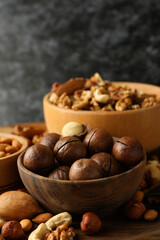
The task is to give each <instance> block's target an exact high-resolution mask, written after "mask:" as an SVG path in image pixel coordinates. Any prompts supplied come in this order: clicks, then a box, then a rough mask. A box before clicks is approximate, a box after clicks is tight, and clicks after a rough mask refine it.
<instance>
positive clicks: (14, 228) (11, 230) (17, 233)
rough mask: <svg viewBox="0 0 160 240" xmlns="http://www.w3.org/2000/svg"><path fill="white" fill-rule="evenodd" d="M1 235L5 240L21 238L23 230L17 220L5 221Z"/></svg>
mask: <svg viewBox="0 0 160 240" xmlns="http://www.w3.org/2000/svg"><path fill="white" fill-rule="evenodd" d="M1 234H2V237H3V238H4V239H5V240H16V239H23V237H24V231H23V229H22V227H21V224H20V223H19V222H18V221H15V220H13V221H9V222H6V223H5V224H4V225H3V226H2V229H1Z"/></svg>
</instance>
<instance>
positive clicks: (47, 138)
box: [40, 133, 61, 152]
mask: <svg viewBox="0 0 160 240" xmlns="http://www.w3.org/2000/svg"><path fill="white" fill-rule="evenodd" d="M60 136H61V135H59V134H57V133H49V134H46V135H44V136H43V137H42V139H41V141H40V144H42V145H45V146H46V147H48V148H49V149H50V150H51V151H52V152H53V151H54V146H55V144H56V142H57V141H58V140H59V139H60Z"/></svg>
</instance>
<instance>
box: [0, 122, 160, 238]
mask: <svg viewBox="0 0 160 240" xmlns="http://www.w3.org/2000/svg"><path fill="white" fill-rule="evenodd" d="M25 125H28V124H25ZM29 125H32V126H35V127H38V128H39V127H40V126H41V127H42V128H44V127H45V125H44V123H33V124H32V123H29ZM13 127H14V126H5V127H0V132H12V130H13ZM16 188H19V186H17V187H16V186H15V189H16ZM156 209H158V211H159V213H160V206H156ZM80 221H81V219H73V224H72V226H73V227H74V228H75V231H76V237H75V238H74V239H75V240H159V239H160V216H159V217H158V219H156V220H155V221H153V222H147V221H145V220H143V219H142V220H138V221H133V220H130V219H128V218H126V217H125V216H123V214H122V213H121V212H119V213H117V214H116V215H114V216H110V217H107V218H106V219H103V220H102V223H103V224H102V228H101V230H100V231H99V232H98V233H97V234H95V235H93V236H86V235H84V234H83V233H82V232H81V230H80ZM25 239H28V236H26V238H25Z"/></svg>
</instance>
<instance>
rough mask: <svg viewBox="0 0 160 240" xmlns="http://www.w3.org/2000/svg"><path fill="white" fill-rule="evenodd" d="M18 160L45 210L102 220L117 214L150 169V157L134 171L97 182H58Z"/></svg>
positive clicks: (25, 177) (20, 159)
mask: <svg viewBox="0 0 160 240" xmlns="http://www.w3.org/2000/svg"><path fill="white" fill-rule="evenodd" d="M23 156H24V153H22V154H21V155H20V156H19V158H18V162H17V164H18V170H19V174H20V177H21V179H22V181H23V183H24V185H25V187H26V189H27V190H28V192H29V193H30V194H31V195H32V196H33V197H35V198H36V199H37V200H38V201H39V202H40V203H41V204H42V206H44V208H45V209H47V210H49V211H50V212H53V213H59V212H62V211H68V212H69V213H71V214H73V215H80V214H83V213H85V212H88V211H92V212H95V213H97V214H99V215H100V216H106V215H110V214H113V213H114V212H115V211H116V210H117V209H118V208H119V207H120V206H121V205H122V204H123V203H124V202H126V201H127V200H129V199H130V198H131V197H132V196H133V194H134V193H135V191H136V190H137V188H138V186H139V184H140V182H141V180H142V178H143V175H144V170H145V166H146V156H145V157H144V159H143V160H142V161H141V162H140V163H139V164H138V165H136V166H135V167H134V168H132V169H131V170H128V171H126V172H124V173H121V174H118V175H115V176H112V177H106V178H101V179H95V180H83V181H69V180H68V181H67V180H54V179H49V178H47V177H43V176H40V175H37V174H35V173H33V172H31V171H29V170H27V169H26V168H25V167H24V166H23Z"/></svg>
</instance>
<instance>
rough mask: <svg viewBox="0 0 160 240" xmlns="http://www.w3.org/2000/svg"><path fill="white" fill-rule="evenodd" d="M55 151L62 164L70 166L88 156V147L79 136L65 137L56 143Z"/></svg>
mask: <svg viewBox="0 0 160 240" xmlns="http://www.w3.org/2000/svg"><path fill="white" fill-rule="evenodd" d="M54 153H55V157H56V159H57V161H58V162H59V164H60V165H67V166H70V165H71V164H72V163H73V162H75V161H76V160H77V159H80V158H84V157H85V156H86V148H85V145H84V143H83V142H81V141H80V139H78V138H77V137H63V138H61V139H60V140H59V141H58V142H57V143H56V145H55V147H54Z"/></svg>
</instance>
